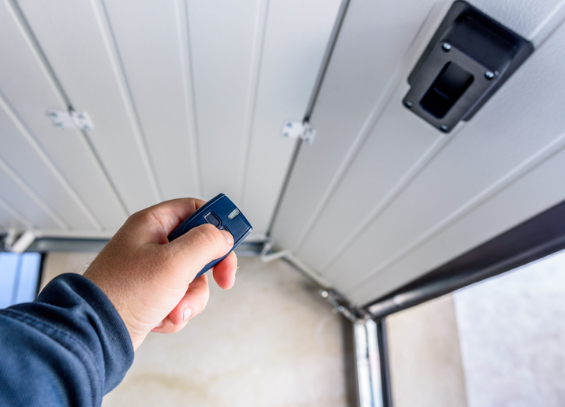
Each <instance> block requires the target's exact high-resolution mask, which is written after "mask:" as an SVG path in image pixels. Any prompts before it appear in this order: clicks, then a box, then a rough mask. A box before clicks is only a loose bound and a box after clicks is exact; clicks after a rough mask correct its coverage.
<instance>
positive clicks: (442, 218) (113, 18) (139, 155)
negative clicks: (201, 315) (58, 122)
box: [0, 0, 565, 304]
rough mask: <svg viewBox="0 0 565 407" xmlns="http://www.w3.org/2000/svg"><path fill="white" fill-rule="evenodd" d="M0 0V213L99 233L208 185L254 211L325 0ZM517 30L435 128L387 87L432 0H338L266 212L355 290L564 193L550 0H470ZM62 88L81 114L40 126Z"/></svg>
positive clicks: (559, 79) (306, 79)
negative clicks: (78, 120)
mask: <svg viewBox="0 0 565 407" xmlns="http://www.w3.org/2000/svg"><path fill="white" fill-rule="evenodd" d="M130 3H131V2H126V1H125V0H112V1H109V0H108V1H105V0H60V1H58V2H44V1H40V0H20V1H17V2H16V1H15V0H5V1H4V2H3V3H2V4H1V5H0V31H1V34H2V35H0V56H1V61H2V62H1V66H2V71H1V74H0V135H1V137H2V148H1V149H0V185H1V188H0V229H7V228H16V229H18V230H24V229H30V228H33V229H35V230H39V231H40V232H41V233H43V234H44V235H46V236H69V237H96V236H101V237H108V236H111V235H112V234H113V232H114V231H115V230H116V229H117V228H118V227H119V226H120V225H121V223H122V222H123V221H124V220H125V218H126V217H127V216H128V215H129V214H131V213H132V212H134V211H136V210H138V209H141V208H144V207H146V206H148V205H152V204H154V203H157V202H159V201H162V200H165V199H171V198H175V197H180V196H196V197H201V198H203V199H209V198H211V197H212V196H214V195H216V194H217V193H218V192H224V193H226V194H227V195H228V196H230V197H231V198H232V199H233V200H234V201H235V202H236V203H237V204H238V206H240V207H241V208H242V210H243V211H244V213H245V214H246V216H248V218H249V219H250V220H251V223H252V224H253V225H254V228H255V234H254V237H255V238H256V239H261V238H262V237H264V235H265V233H266V232H267V231H268V229H269V225H270V223H271V221H272V218H273V214H274V212H275V208H276V207H277V203H278V200H279V196H280V194H281V189H282V187H283V184H284V182H285V177H286V174H287V171H288V169H289V166H290V165H291V162H292V160H293V154H294V151H295V146H296V144H295V143H296V142H295V141H293V140H290V139H287V138H284V137H281V135H280V128H281V125H282V123H283V121H284V120H287V119H292V120H301V119H302V118H303V117H304V114H305V112H306V110H307V106H308V103H309V99H310V96H311V93H312V90H313V88H314V85H315V82H316V79H317V75H318V72H319V69H320V66H321V64H322V60H323V57H324V53H325V51H326V47H327V45H328V41H329V38H330V35H331V32H332V28H333V26H334V22H335V20H336V16H337V14H338V9H339V8H340V4H341V1H338V0H306V1H305V0H302V1H298V0H242V1H238V2H233V1H228V0H214V1H205V2H204V1H200V2H199V1H193V0H186V1H185V0H177V1H167V2H163V1H161V2H153V1H148V0H147V1H136V2H135V3H131V4H134V5H133V6H132V5H131V4H130ZM472 4H474V5H475V6H477V7H478V8H480V9H481V10H483V11H485V12H486V13H488V14H489V15H491V16H492V17H494V18H496V19H498V20H499V21H500V22H502V23H503V24H505V25H507V26H508V27H509V28H511V29H513V30H515V31H516V32H517V33H519V34H521V35H522V36H524V37H525V38H527V39H529V40H530V41H532V42H533V44H534V46H535V48H536V50H535V52H534V54H533V55H532V56H531V57H530V58H529V60H527V61H526V62H525V64H524V65H523V66H522V67H521V68H520V69H519V70H518V71H517V72H516V73H515V74H514V75H513V76H512V77H511V78H510V79H509V81H508V82H506V83H505V84H504V86H503V87H502V88H501V89H500V90H499V91H498V92H497V93H496V94H495V95H494V96H493V97H492V99H490V100H489V101H488V102H487V103H486V104H485V105H484V106H483V108H482V109H481V110H480V111H479V112H478V113H477V114H476V115H475V116H474V117H473V119H472V120H471V121H469V122H465V123H460V124H459V125H458V127H456V128H455V129H454V130H453V131H452V132H451V133H449V134H444V133H441V132H439V131H437V130H436V129H434V128H433V127H432V126H430V125H429V124H427V123H426V122H424V121H423V120H421V119H420V118H418V117H417V116H416V115H414V114H412V113H411V112H410V111H408V110H407V109H406V108H404V107H403V106H402V104H401V101H402V98H403V97H404V95H405V94H406V93H407V91H408V89H409V87H408V83H407V77H408V75H409V73H410V71H411V70H412V68H413V66H414V65H415V63H416V61H417V60H418V58H419V56H420V55H421V53H422V51H423V50H424V48H425V47H426V45H427V43H428V41H429V40H430V38H431V37H432V35H433V33H434V31H435V29H436V28H437V26H438V25H439V23H440V22H441V20H442V18H443V16H444V15H445V13H446V12H447V10H448V9H449V7H450V5H451V2H450V1H446V0H417V1H416V0H397V1H395V2H381V1H374V0H351V1H350V2H349V6H348V10H347V13H346V14H345V19H344V21H343V25H342V27H341V31H340V33H339V36H338V38H337V42H336V44H335V48H334V51H333V54H332V57H331V59H330V61H329V65H328V67H327V71H326V74H325V77H324V80H323V82H322V86H321V88H320V92H319V95H318V98H317V101H316V104H315V105H314V108H313V112H312V114H311V120H310V121H311V124H312V125H313V126H314V127H315V128H316V129H317V136H316V139H315V141H314V143H313V144H311V145H309V144H304V145H302V146H301V147H300V149H299V153H298V155H297V157H296V161H295V163H294V167H293V171H292V174H291V177H290V179H289V182H288V187H287V189H286V192H285V194H284V197H283V200H282V202H281V205H280V210H279V212H278V216H277V217H276V219H275V223H274V228H273V230H272V238H273V240H274V241H275V243H277V244H278V245H279V246H281V247H283V248H285V249H289V250H291V251H292V252H293V253H295V255H296V256H297V257H298V258H299V259H300V260H301V261H302V262H304V263H305V264H306V265H307V266H309V267H310V268H311V269H312V270H314V272H316V273H318V274H319V276H320V277H321V278H322V279H324V280H326V281H327V282H329V284H330V285H332V286H333V287H335V288H337V289H338V290H339V291H341V292H342V293H343V294H345V295H346V296H347V297H348V298H349V299H350V300H352V301H354V302H356V303H359V304H364V303H366V302H369V301H371V300H373V299H375V298H377V297H379V296H382V295H384V294H386V293H388V292H391V291H393V290H395V289H396V288H398V287H400V286H402V285H404V284H406V283H407V282H410V281H412V280H414V279H416V278H418V277H419V276H421V275H423V274H425V273H427V272H428V271H430V270H432V269H434V268H436V267H438V266H439V265H441V264H444V263H446V262H447V261H449V260H451V259H453V258H454V257H457V256H458V255H460V254H462V253H464V252H466V251H468V250H470V249H471V248H473V247H476V246H477V245H479V244H481V243H483V242H485V241H487V240H489V239H491V238H492V237H494V236H496V235H498V234H500V233H502V232H504V231H506V230H508V229H510V228H512V227H513V226H515V225H517V224H519V223H521V222H522V221H524V220H526V219H528V218H530V217H532V216H534V215H536V214H538V213H540V212H542V211H544V210H545V209H547V208H549V207H551V206H552V205H555V204H556V203H558V202H561V201H563V200H565V189H564V188H563V187H562V184H563V176H562V174H564V173H565V115H563V113H562V107H563V106H565V92H564V86H565V75H563V72H565V47H563V44H564V43H565V25H564V24H563V20H564V19H565V0H543V1H537V2H516V1H512V0H499V1H496V2H493V1H489V0H475V1H473V2H472ZM68 106H72V107H73V108H74V109H75V110H77V111H86V112H87V113H88V114H89V115H90V117H91V118H92V121H93V123H94V128H93V129H91V130H87V131H79V130H76V129H75V130H73V129H58V128H56V127H55V126H54V125H53V124H52V123H51V121H50V119H49V117H48V116H47V114H46V112H47V111H48V110H51V109H56V110H65V109H66V108H67V107H68Z"/></svg>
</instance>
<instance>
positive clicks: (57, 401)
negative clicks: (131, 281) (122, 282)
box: [0, 274, 134, 407]
mask: <svg viewBox="0 0 565 407" xmlns="http://www.w3.org/2000/svg"><path fill="white" fill-rule="evenodd" d="M133 354H134V353H133V347H132V344H131V339H130V337H129V334H128V332H127V329H126V327H125V325H124V323H123V321H122V319H121V318H120V316H119V314H118V312H117V311H116V309H115V308H114V306H113V305H112V303H111V302H110V301H109V300H108V298H107V297H106V295H105V294H104V293H103V292H102V291H101V290H100V289H99V288H98V287H97V286H96V285H95V284H94V283H92V282H91V281H90V280H88V279H86V278H84V277H82V276H80V275H77V274H63V275H61V276H59V277H57V278H55V279H53V281H51V282H50V283H49V284H48V285H47V287H45V289H44V290H43V291H42V292H41V294H40V295H39V296H38V297H37V299H36V300H35V301H34V302H31V303H25V304H19V305H15V306H12V307H9V308H6V309H3V310H0V406H3V407H11V406H58V407H59V406H99V405H100V404H101V403H102V396H104V394H106V393H108V392H109V391H110V390H112V389H113V388H114V387H116V386H117V385H118V384H119V383H120V382H121V381H122V379H123V378H124V376H125V374H126V372H127V370H128V369H129V367H130V366H131V364H132V362H133Z"/></svg>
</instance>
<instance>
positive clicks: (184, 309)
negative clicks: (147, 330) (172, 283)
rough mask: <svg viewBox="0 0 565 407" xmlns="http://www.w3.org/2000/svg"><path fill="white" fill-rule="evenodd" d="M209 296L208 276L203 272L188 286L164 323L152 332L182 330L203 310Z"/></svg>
mask: <svg viewBox="0 0 565 407" xmlns="http://www.w3.org/2000/svg"><path fill="white" fill-rule="evenodd" d="M209 298H210V290H209V287H208V277H207V276H206V274H203V275H202V276H200V277H198V278H197V279H196V280H194V281H193V282H192V283H191V284H190V285H189V286H188V290H187V291H186V294H185V295H184V297H183V298H182V299H181V300H180V302H179V303H178V304H177V305H176V307H175V308H173V310H172V311H171V312H170V313H169V315H168V316H167V317H166V318H165V319H164V320H163V325H161V326H160V327H156V328H154V329H153V330H152V332H161V333H173V332H178V331H180V330H181V329H182V328H183V327H184V326H185V325H186V323H187V322H188V321H189V320H190V319H192V318H194V317H195V316H196V315H198V314H200V313H201V312H202V310H203V309H204V307H206V304H207V303H208V299H209Z"/></svg>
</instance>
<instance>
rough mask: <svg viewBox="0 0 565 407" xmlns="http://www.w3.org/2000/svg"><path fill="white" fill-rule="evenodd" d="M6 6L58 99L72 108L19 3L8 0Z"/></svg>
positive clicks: (14, 0)
mask: <svg viewBox="0 0 565 407" xmlns="http://www.w3.org/2000/svg"><path fill="white" fill-rule="evenodd" d="M5 4H6V8H7V9H8V10H9V12H10V14H11V15H12V19H13V20H14V21H15V22H16V24H17V25H18V27H19V29H20V31H21V32H22V34H23V35H22V36H23V38H24V39H25V41H26V42H27V43H28V47H29V49H30V50H31V52H32V53H33V55H34V56H35V59H36V60H37V62H38V65H39V66H40V67H41V69H42V70H43V71H44V74H45V78H46V79H47V81H48V82H49V84H50V85H51V87H52V88H53V90H54V91H55V94H56V95H57V97H59V98H60V100H61V104H62V105H64V106H66V107H67V108H68V109H70V108H72V104H71V102H70V100H69V97H68V95H67V94H66V92H65V89H64V88H63V86H62V85H61V82H60V81H59V78H57V75H56V74H55V71H54V70H53V67H52V66H51V64H50V63H49V60H48V59H47V57H46V56H45V53H44V52H43V49H42V48H41V46H40V45H39V42H38V41H37V38H36V36H35V34H34V33H33V30H32V29H31V27H30V26H29V23H28V22H27V20H26V18H25V16H24V14H23V12H22V10H21V8H20V6H19V5H18V3H17V1H16V0H6V2H5Z"/></svg>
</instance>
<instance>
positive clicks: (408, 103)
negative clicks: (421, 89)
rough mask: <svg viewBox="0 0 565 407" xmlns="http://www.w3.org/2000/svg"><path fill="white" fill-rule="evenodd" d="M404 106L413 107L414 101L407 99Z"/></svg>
mask: <svg viewBox="0 0 565 407" xmlns="http://www.w3.org/2000/svg"><path fill="white" fill-rule="evenodd" d="M404 106H406V107H412V102H409V101H406V102H404Z"/></svg>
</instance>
